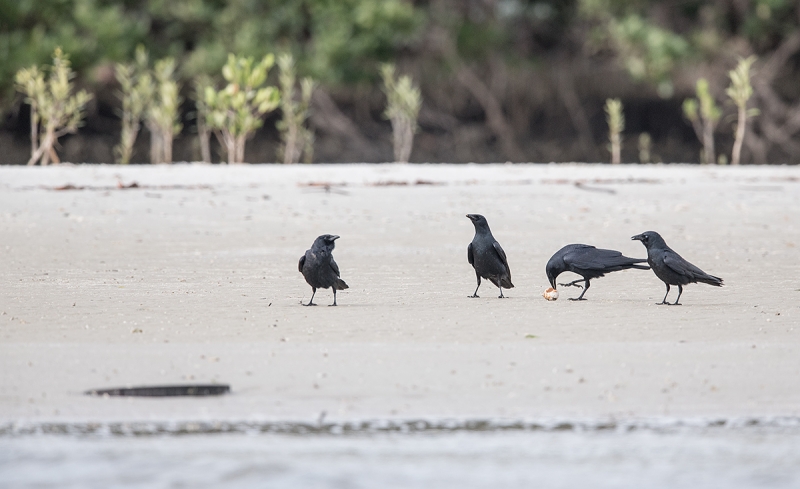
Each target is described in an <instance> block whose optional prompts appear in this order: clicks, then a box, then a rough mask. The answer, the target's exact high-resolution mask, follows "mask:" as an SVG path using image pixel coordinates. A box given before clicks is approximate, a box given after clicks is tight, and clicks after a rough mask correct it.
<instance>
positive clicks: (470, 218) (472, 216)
mask: <svg viewBox="0 0 800 489" xmlns="http://www.w3.org/2000/svg"><path fill="white" fill-rule="evenodd" d="M467 217H468V218H469V220H470V221H474V220H475V219H477V217H476V216H475V214H467Z"/></svg>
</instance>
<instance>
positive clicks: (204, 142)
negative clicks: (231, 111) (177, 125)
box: [194, 76, 211, 163]
mask: <svg viewBox="0 0 800 489" xmlns="http://www.w3.org/2000/svg"><path fill="white" fill-rule="evenodd" d="M210 86H211V80H209V78H208V77H206V76H200V77H198V78H196V79H195V80H194V97H195V100H194V103H195V107H196V109H197V111H196V113H195V119H196V120H197V139H198V140H199V141H200V158H201V159H202V161H203V163H211V129H210V128H209V127H208V122H207V120H208V111H209V109H208V105H207V104H206V100H205V97H204V94H205V92H206V87H210Z"/></svg>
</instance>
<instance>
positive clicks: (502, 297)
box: [497, 281, 506, 299]
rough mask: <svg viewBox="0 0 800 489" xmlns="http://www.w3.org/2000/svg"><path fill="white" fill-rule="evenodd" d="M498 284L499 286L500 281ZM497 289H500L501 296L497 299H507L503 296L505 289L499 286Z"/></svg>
mask: <svg viewBox="0 0 800 489" xmlns="http://www.w3.org/2000/svg"><path fill="white" fill-rule="evenodd" d="M498 284H499V281H498ZM497 288H498V289H500V295H499V296H498V297H497V298H498V299H505V298H506V296H504V295H503V287H502V286H500V285H498V286H497Z"/></svg>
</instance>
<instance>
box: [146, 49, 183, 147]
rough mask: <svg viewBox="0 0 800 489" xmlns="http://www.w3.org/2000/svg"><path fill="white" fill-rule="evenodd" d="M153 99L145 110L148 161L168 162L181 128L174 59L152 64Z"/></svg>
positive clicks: (179, 99) (178, 88)
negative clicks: (148, 133)
mask: <svg viewBox="0 0 800 489" xmlns="http://www.w3.org/2000/svg"><path fill="white" fill-rule="evenodd" d="M153 82H154V87H153V96H152V101H151V103H150V104H149V106H148V109H147V128H148V129H149V130H150V162H151V163H172V141H173V140H174V139H175V134H176V133H179V132H180V131H181V129H182V127H183V125H182V124H181V122H180V105H181V98H180V87H179V86H178V82H177V81H175V60H174V59H173V58H165V59H161V60H158V61H156V64H155V67H154V68H153Z"/></svg>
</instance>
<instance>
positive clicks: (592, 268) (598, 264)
mask: <svg viewBox="0 0 800 489" xmlns="http://www.w3.org/2000/svg"><path fill="white" fill-rule="evenodd" d="M646 261H647V260H646V259H637V258H628V257H627V256H623V255H622V253H620V252H619V251H615V250H604V249H597V248H595V247H594V246H589V245H585V244H570V245H567V246H565V247H563V248H561V249H560V250H558V251H556V253H555V254H554V255H553V256H552V257H551V258H550V260H549V261H548V262H547V267H546V268H545V271H546V273H547V279H548V280H549V281H550V285H552V286H553V288H554V289H555V288H556V278H557V277H558V276H559V274H561V273H563V272H573V273H577V274H578V275H580V276H582V277H583V279H578V280H575V281H572V282H570V283H568V284H558V285H563V286H565V287H572V286H575V287H581V286H580V285H577V283H578V282H583V283H584V285H585V286H584V287H583V292H581V295H580V296H579V297H578V298H577V299H573V298H570V299H569V300H571V301H582V300H586V299H584V298H583V295H584V294H585V293H586V291H587V290H589V280H591V279H593V278H599V277H602V276H603V275H605V274H607V273H609V272H617V271H619V270H625V269H628V268H637V269H639V270H649V269H650V267H648V266H647V265H637V263H644V262H646Z"/></svg>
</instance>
